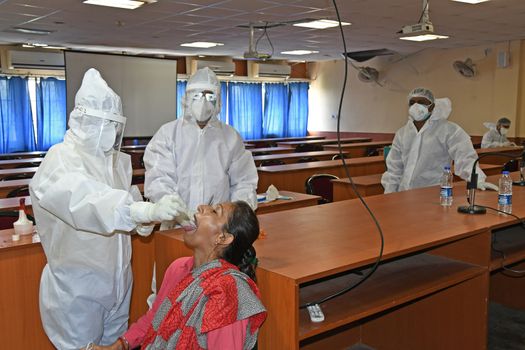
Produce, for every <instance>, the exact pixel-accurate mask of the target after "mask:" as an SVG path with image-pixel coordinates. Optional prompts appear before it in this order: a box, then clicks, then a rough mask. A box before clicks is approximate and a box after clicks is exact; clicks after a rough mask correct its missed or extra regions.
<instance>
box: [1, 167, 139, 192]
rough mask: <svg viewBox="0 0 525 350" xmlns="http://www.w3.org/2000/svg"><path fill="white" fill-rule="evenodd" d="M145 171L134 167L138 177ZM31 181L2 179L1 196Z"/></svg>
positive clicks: (134, 174) (134, 172) (134, 173)
mask: <svg viewBox="0 0 525 350" xmlns="http://www.w3.org/2000/svg"><path fill="white" fill-rule="evenodd" d="M22 169H28V168H22ZM145 172H146V170H145V169H133V177H134V178H138V177H141V176H144V174H145ZM30 182H31V179H30V178H29V179H21V180H6V181H0V198H6V197H7V194H8V193H9V192H11V191H12V190H14V189H16V188H20V187H25V186H29V183H30Z"/></svg>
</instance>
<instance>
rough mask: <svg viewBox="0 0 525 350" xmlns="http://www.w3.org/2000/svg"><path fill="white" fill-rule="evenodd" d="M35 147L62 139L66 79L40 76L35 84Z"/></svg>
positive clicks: (41, 148) (44, 147)
mask: <svg viewBox="0 0 525 350" xmlns="http://www.w3.org/2000/svg"><path fill="white" fill-rule="evenodd" d="M36 122H37V135H38V137H37V140H38V141H37V149H38V150H39V151H47V150H48V149H49V147H51V146H53V145H54V144H56V143H59V142H62V141H63V140H64V134H65V132H66V81H65V80H58V79H55V78H42V79H40V82H39V83H37V85H36Z"/></svg>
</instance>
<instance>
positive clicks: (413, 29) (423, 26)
mask: <svg viewBox="0 0 525 350" xmlns="http://www.w3.org/2000/svg"><path fill="white" fill-rule="evenodd" d="M401 33H403V34H418V33H421V34H423V33H425V34H427V33H434V25H433V24H432V23H430V22H425V23H417V24H411V25H407V26H404V27H403V28H401Z"/></svg>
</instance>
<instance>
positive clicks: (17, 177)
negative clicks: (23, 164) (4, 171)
mask: <svg viewBox="0 0 525 350" xmlns="http://www.w3.org/2000/svg"><path fill="white" fill-rule="evenodd" d="M33 175H34V174H33V173H23V174H13V175H7V176H5V177H3V178H2V180H1V181H10V180H23V179H30V178H32V177H33Z"/></svg>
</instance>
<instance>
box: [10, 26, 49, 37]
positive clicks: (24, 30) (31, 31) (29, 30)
mask: <svg viewBox="0 0 525 350" xmlns="http://www.w3.org/2000/svg"><path fill="white" fill-rule="evenodd" d="M12 30H14V31H15V32H20V33H24V34H40V35H48V34H51V33H53V31H51V30H45V29H32V28H23V27H13V28H12Z"/></svg>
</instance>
